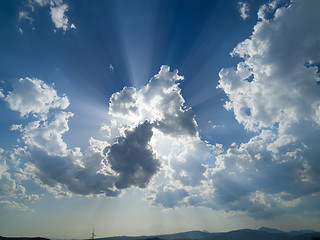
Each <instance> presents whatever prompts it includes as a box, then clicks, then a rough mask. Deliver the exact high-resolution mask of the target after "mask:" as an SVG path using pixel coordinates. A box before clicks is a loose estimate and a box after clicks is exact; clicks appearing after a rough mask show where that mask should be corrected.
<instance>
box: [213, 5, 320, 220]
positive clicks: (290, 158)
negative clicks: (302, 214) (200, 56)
mask: <svg viewBox="0 0 320 240" xmlns="http://www.w3.org/2000/svg"><path fill="white" fill-rule="evenodd" d="M279 3H280V1H272V2H270V3H268V4H266V5H263V6H262V7H261V8H260V10H259V13H258V15H259V18H260V20H259V21H258V23H257V24H256V26H255V27H254V32H253V33H252V35H251V36H250V38H248V39H246V40H245V41H243V42H241V43H239V44H238V45H237V46H236V48H235V49H234V50H233V52H232V55H233V56H234V55H236V56H239V57H241V58H242V61H241V62H239V63H238V65H237V68H236V69H233V68H228V69H222V70H221V71H220V73H219V76H220V80H219V86H218V87H219V88H221V89H223V91H224V92H225V93H226V94H227V95H228V97H229V101H227V102H226V104H225V107H226V109H228V110H231V111H233V112H234V115H235V118H236V119H237V120H238V122H239V123H241V124H243V125H244V127H245V128H246V129H247V130H249V131H253V132H256V136H254V137H253V138H251V139H250V141H249V142H248V143H243V144H241V145H240V146H237V145H233V146H232V147H231V148H229V149H228V150H227V152H226V153H223V154H220V155H219V156H217V163H219V164H220V166H221V168H220V170H218V171H214V172H212V173H211V174H209V175H211V177H212V180H213V185H214V188H215V190H214V199H215V200H214V201H215V202H216V203H219V204H220V206H222V207H224V208H226V209H229V210H243V211H249V212H251V213H252V214H253V215H254V216H255V217H262V215H261V214H259V213H261V212H270V216H272V215H274V214H277V212H278V214H279V212H281V211H280V209H281V207H284V206H285V205H286V204H282V205H281V204H280V203H279V202H282V203H285V202H288V199H285V198H284V197H283V196H290V199H289V201H290V202H295V203H297V204H298V205H295V204H291V205H290V204H287V206H288V207H289V206H291V207H296V206H297V207H299V204H300V199H301V197H302V196H308V195H311V194H313V193H316V192H318V191H319V190H320V185H319V180H320V179H319V169H320V167H319V163H318V161H317V158H318V157H317V156H318V155H319V153H320V152H319V148H320V145H319V143H318V141H317V140H316V139H318V138H319V136H320V128H319V127H320V125H319V114H318V113H319V106H320V105H319V103H320V88H319V85H317V81H319V80H320V78H319V73H318V67H317V64H319V62H320V55H319V53H318V50H317V49H319V48H320V32H319V31H316V26H317V24H319V23H320V15H319V14H318V12H317V11H316V9H318V8H319V7H320V3H319V1H314V0H307V1H301V0H296V1H292V4H291V5H290V6H286V5H285V6H283V4H282V7H280V8H279ZM272 12H273V13H274V14H273V17H270V14H272ZM267 15H268V17H267ZM297 16H299V18H297ZM301 19H303V20H301ZM276 196H277V197H276ZM279 199H280V200H279ZM301 204H302V203H301ZM280 205H281V206H280Z"/></svg>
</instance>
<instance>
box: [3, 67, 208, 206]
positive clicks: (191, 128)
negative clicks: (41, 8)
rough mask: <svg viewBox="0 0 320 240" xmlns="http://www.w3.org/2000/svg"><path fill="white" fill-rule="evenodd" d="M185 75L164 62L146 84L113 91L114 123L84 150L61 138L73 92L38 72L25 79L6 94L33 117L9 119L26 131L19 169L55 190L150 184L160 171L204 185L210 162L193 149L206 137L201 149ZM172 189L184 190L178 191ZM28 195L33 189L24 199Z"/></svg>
mask: <svg viewBox="0 0 320 240" xmlns="http://www.w3.org/2000/svg"><path fill="white" fill-rule="evenodd" d="M181 80H183V78H182V77H181V76H179V75H178V71H176V70H175V71H172V72H171V71H170V69H169V67H167V66H163V67H162V68H161V69H160V72H159V73H158V74H156V75H155V76H154V77H153V78H151V79H150V81H149V83H148V84H147V85H146V86H145V87H143V88H142V89H140V90H136V89H135V88H133V87H125V88H124V89H123V90H121V91H119V92H116V93H114V94H113V95H112V96H111V98H110V104H109V112H108V113H109V122H108V123H105V124H103V126H102V128H101V129H102V133H106V132H107V133H108V134H106V135H105V138H104V139H101V140H96V139H93V138H91V139H90V141H89V147H88V148H87V150H85V151H83V150H81V149H80V148H73V149H70V148H68V146H67V144H66V142H65V141H64V140H63V134H64V133H66V132H67V131H69V125H68V123H69V118H70V117H72V116H73V113H71V112H67V111H65V110H66V108H67V107H68V105H69V101H68V98H67V97H66V96H65V95H62V96H59V95H58V94H57V92H56V90H55V89H54V88H53V86H48V85H47V84H46V83H44V82H43V81H41V80H39V79H30V78H24V79H20V80H19V81H17V82H16V84H15V85H14V86H13V90H12V91H11V92H8V93H3V100H4V101H5V102H7V104H8V107H9V108H11V109H12V110H15V111H18V112H20V116H21V117H24V118H28V116H30V115H32V116H33V118H30V120H31V119H32V120H31V121H29V123H26V124H19V125H12V126H11V130H12V131H19V132H20V133H21V138H20V143H22V144H24V148H22V149H21V150H20V153H19V154H17V156H15V157H16V162H17V165H18V167H17V169H16V174H15V176H16V177H18V178H20V179H22V180H25V179H33V180H34V181H35V182H36V183H38V184H40V185H41V186H43V187H44V188H46V189H47V190H48V191H50V192H52V193H53V194H55V195H56V196H57V197H60V196H70V195H71V194H72V193H76V194H80V195H91V194H93V195H99V194H104V195H106V196H108V197H113V196H118V195H119V194H120V193H121V191H123V190H124V189H127V188H130V187H139V188H147V187H148V186H149V185H150V184H153V183H154V182H155V181H156V177H157V178H158V179H159V178H160V179H161V178H162V177H163V176H165V179H166V180H165V181H168V184H172V183H176V184H178V185H182V186H189V187H190V186H199V185H201V181H203V180H204V175H203V174H204V173H205V170H206V168H205V167H204V166H203V165H202V162H201V160H199V159H197V158H196V155H197V154H198V155H199V153H200V152H201V151H202V150H203V149H204V148H205V144H204V145H203V146H202V147H201V148H202V149H201V150H200V145H201V143H202V142H201V141H200V139H199V136H198V133H197V129H196V127H197V124H196V122H195V119H194V118H195V116H194V114H193V113H192V111H191V109H189V108H187V107H185V105H184V99H183V97H182V96H181V92H180V88H179V86H178V85H179V81H181ZM26 90H27V91H26ZM168 143H170V144H171V143H173V144H171V146H170V145H168ZM159 145H162V147H159ZM164 148H165V149H166V150H165V149H164ZM189 150H190V152H188V151H189ZM164 151H168V154H166V153H165V152H164ZM83 152H84V153H83ZM2 175H3V176H2V179H3V181H6V182H7V183H8V184H7V185H8V188H9V187H10V189H9V190H10V191H11V192H14V189H15V188H17V186H16V185H15V182H14V180H13V179H12V178H11V175H8V173H5V174H2ZM23 175H24V176H25V177H23ZM158 181H159V180H158ZM9 183H10V184H9ZM9 185H10V186H9ZM153 188H154V189H157V187H156V186H154V187H151V189H153ZM9 190H8V191H7V192H9ZM172 191H173V192H174V194H177V193H179V196H180V195H181V194H180V192H181V191H180V190H179V191H176V190H174V189H172ZM184 191H186V190H184ZM164 194H169V195H170V193H169V192H168V193H164ZM7 195H8V194H7ZM160 195H161V194H160ZM183 195H185V196H187V195H188V193H187V192H186V193H185V194H183ZM28 196H32V195H25V196H24V199H27V198H28ZM159 197H160V196H158V198H157V199H158V200H159ZM160 198H161V197H160ZM159 201H160V200H159ZM158 204H160V202H159V203H158ZM168 206H169V205H168Z"/></svg>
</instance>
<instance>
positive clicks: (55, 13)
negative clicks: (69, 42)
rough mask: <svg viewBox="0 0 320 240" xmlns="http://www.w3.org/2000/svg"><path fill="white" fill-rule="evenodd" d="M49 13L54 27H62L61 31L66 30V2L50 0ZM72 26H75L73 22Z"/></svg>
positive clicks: (67, 24) (67, 25) (67, 21)
mask: <svg viewBox="0 0 320 240" xmlns="http://www.w3.org/2000/svg"><path fill="white" fill-rule="evenodd" d="M50 10H51V12H50V15H51V19H52V21H53V23H54V24H55V26H56V28H57V29H59V28H61V29H63V31H67V30H68V29H70V28H71V27H70V24H69V19H68V17H67V16H66V15H65V12H67V11H68V10H69V7H68V5H67V4H65V3H63V1H62V0H60V1H59V0H56V1H51V2H50ZM72 25H73V28H75V26H74V24H72Z"/></svg>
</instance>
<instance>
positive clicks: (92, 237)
mask: <svg viewBox="0 0 320 240" xmlns="http://www.w3.org/2000/svg"><path fill="white" fill-rule="evenodd" d="M95 236H97V235H95V234H94V229H93V231H92V235H91V239H94V237H95Z"/></svg>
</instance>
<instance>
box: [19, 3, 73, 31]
mask: <svg viewBox="0 0 320 240" xmlns="http://www.w3.org/2000/svg"><path fill="white" fill-rule="evenodd" d="M48 5H49V6H50V15H51V20H52V22H53V23H54V25H55V28H56V29H62V30H63V31H64V32H66V31H67V30H70V29H76V26H75V25H74V23H71V24H70V23H69V18H68V16H67V15H66V12H67V11H68V10H69V6H68V4H66V3H64V1H63V0H28V1H27V3H26V5H25V6H26V7H27V9H28V10H22V11H20V12H19V15H18V19H19V22H20V21H22V20H28V21H29V22H30V24H32V22H33V21H34V19H36V17H35V16H34V17H30V13H32V14H34V9H35V8H36V7H46V6H48ZM29 9H31V12H30V10H29ZM56 29H55V30H54V31H56ZM18 30H19V32H20V33H23V30H22V29H21V28H20V27H19V26H18Z"/></svg>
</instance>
